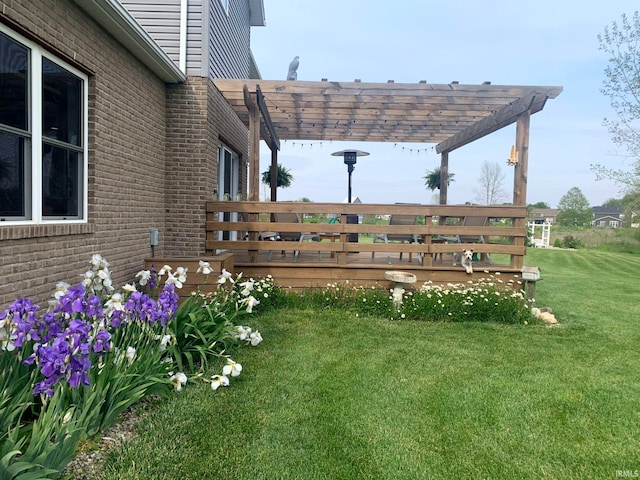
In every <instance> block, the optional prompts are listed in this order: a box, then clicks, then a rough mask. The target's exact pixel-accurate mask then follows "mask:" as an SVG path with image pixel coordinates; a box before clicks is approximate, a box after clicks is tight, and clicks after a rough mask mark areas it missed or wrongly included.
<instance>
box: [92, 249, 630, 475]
mask: <svg viewBox="0 0 640 480" xmlns="http://www.w3.org/2000/svg"><path fill="white" fill-rule="evenodd" d="M526 263H527V264H528V265H538V266H540V267H541V269H542V276H543V281H542V282H539V283H538V295H537V303H538V305H539V306H551V307H553V310H554V313H555V314H556V316H557V317H558V319H559V320H560V322H561V326H559V327H556V328H547V327H543V326H539V325H527V326H521V325H520V326H518V325H501V324H494V323H431V322H408V321H395V322H394V321H389V320H387V319H384V318H362V317H356V316H353V315H348V314H345V313H344V312H341V311H332V310H324V311H310V310H280V311H273V312H270V313H265V314H263V315H261V316H257V317H256V318H255V319H252V320H253V321H252V322H251V323H252V326H254V327H257V328H259V329H260V331H261V332H262V335H263V337H264V339H265V340H264V342H263V343H262V344H260V346H259V347H257V348H245V349H242V350H240V351H239V353H238V354H237V355H235V357H236V358H235V360H237V361H239V362H241V363H242V364H243V366H244V370H243V373H242V375H241V376H240V377H238V378H235V379H233V381H232V385H231V386H230V387H228V388H226V389H223V390H218V391H217V392H215V393H214V392H213V391H212V390H211V388H210V387H209V386H208V384H204V383H203V384H202V385H201V386H200V385H190V386H188V387H187V388H185V389H184V390H183V391H182V392H180V393H178V394H175V395H172V396H171V397H170V399H169V400H168V401H166V402H163V403H161V404H160V405H159V406H158V408H157V409H156V410H155V411H154V412H153V413H152V414H151V415H150V416H149V417H147V418H146V419H145V420H143V422H142V424H141V428H140V435H139V436H138V437H137V438H135V439H134V440H132V441H131V442H129V443H128V444H126V445H125V446H124V447H122V448H121V449H120V450H117V451H114V452H112V453H111V454H110V455H109V457H108V459H107V462H106V467H105V469H106V473H105V477H104V478H108V479H174V478H183V479H217V478H224V479H247V480H249V479H251V480H253V479H279V478H281V479H292V478H295V479H405V478H406V479H413V478H416V479H422V478H442V479H449V478H514V479H526V478H532V479H534V478H535V479H539V478H558V479H572V478H575V479H577V478H615V477H616V476H622V475H624V474H625V473H626V474H629V473H631V474H633V473H635V472H636V471H638V470H640V460H639V458H638V451H640V436H639V435H638V432H640V406H639V404H638V398H640V382H638V378H640V354H639V353H638V350H639V349H638V345H640V329H639V328H638V325H637V323H636V322H637V318H639V317H640V306H639V304H638V302H637V295H638V284H637V273H636V272H637V271H638V269H639V268H640V257H639V256H637V255H630V254H618V253H604V252H598V251H593V250H577V251H566V250H534V249H530V250H529V255H528V256H527V258H526Z"/></svg>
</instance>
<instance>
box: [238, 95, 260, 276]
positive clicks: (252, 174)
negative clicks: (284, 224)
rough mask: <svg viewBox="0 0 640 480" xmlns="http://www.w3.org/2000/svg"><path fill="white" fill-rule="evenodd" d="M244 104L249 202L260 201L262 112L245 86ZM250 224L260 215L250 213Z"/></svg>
mask: <svg viewBox="0 0 640 480" xmlns="http://www.w3.org/2000/svg"><path fill="white" fill-rule="evenodd" d="M242 92H243V94H244V104H245V105H246V107H247V110H249V182H248V183H249V200H250V201H252V202H258V201H260V110H259V109H258V103H257V102H256V98H255V94H252V93H249V89H248V88H247V86H246V85H245V86H244V88H243V90H242ZM247 217H248V220H249V221H250V222H256V221H257V220H258V215H257V214H255V213H250V214H249V215H248V216H247ZM249 240H251V241H256V240H258V232H249ZM257 259H258V252H257V251H256V250H250V251H249V261H251V262H253V263H255V262H256V261H257Z"/></svg>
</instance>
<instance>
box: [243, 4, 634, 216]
mask: <svg viewBox="0 0 640 480" xmlns="http://www.w3.org/2000/svg"><path fill="white" fill-rule="evenodd" d="M264 7H265V17H266V26H265V27H253V28H252V31H251V48H252V52H253V55H254V57H255V59H256V63H257V64H258V67H259V69H260V73H261V76H262V78H263V79H265V80H284V79H286V76H287V71H288V66H289V63H290V62H291V60H292V59H293V57H294V56H296V55H297V56H299V57H300V65H299V67H298V71H297V74H298V80H309V81H319V80H321V79H322V78H327V79H328V80H329V81H337V82H352V81H354V79H361V80H362V82H387V80H394V81H395V82H396V83H418V82H419V81H420V80H426V81H427V82H428V83H450V82H451V81H458V82H459V83H461V84H476V85H477V84H481V83H482V82H484V81H490V82H491V83H492V84H493V85H542V86H561V87H563V89H564V90H563V92H562V93H561V94H560V95H559V96H558V97H557V98H556V99H550V100H548V101H547V103H546V105H545V108H544V110H542V111H541V112H538V113H536V114H534V115H533V116H532V117H531V130H530V140H529V171H528V187H527V203H537V202H546V203H547V204H548V205H549V206H550V207H552V208H555V207H557V205H558V202H559V201H560V199H561V198H562V196H563V195H565V194H566V193H567V192H568V191H569V190H570V189H571V188H573V187H578V188H579V189H580V190H581V191H582V193H583V194H584V195H585V197H586V198H587V200H588V201H589V203H590V204H591V205H594V206H596V205H601V204H602V203H603V202H604V201H606V200H608V199H610V198H621V196H622V194H621V193H620V188H619V187H618V186H617V185H615V184H614V183H613V182H611V181H607V180H601V181H596V176H595V174H594V173H593V171H592V170H591V167H590V166H591V165H592V164H603V165H606V166H608V167H610V168H621V169H628V168H630V167H631V164H632V162H633V159H632V158H630V157H628V156H626V155H625V153H626V152H625V151H624V150H623V149H621V147H619V146H616V145H614V144H613V142H612V141H611V137H610V135H609V133H608V132H607V130H606V128H605V127H604V126H603V125H602V121H603V119H604V118H605V117H608V118H611V117H612V116H613V115H614V112H613V111H612V109H611V107H610V106H609V100H608V98H607V97H605V96H604V95H602V93H600V88H601V87H602V82H603V80H604V69H605V67H606V66H607V62H608V59H607V56H606V55H605V54H604V53H603V52H601V51H600V50H599V41H598V38H597V37H598V34H600V33H602V32H603V31H604V28H605V27H606V26H607V25H611V23H612V22H614V21H619V20H620V17H621V15H622V14H623V13H624V14H627V15H628V16H631V15H632V14H633V12H634V11H635V10H638V9H639V6H638V2H637V0H609V1H606V2H577V1H573V0H555V1H550V0H536V1H535V2H533V1H520V2H514V1H504V0H492V1H491V2H480V1H472V0H459V1H457V2H451V1H441V0H396V1H395V2H389V1H383V0H340V1H338V0H324V1H322V2H315V1H307V0H298V1H291V0H264ZM514 143H515V125H511V126H509V127H505V128H503V129H502V130H499V131H498V132H495V133H492V134H490V135H488V136H487V137H484V138H483V139H480V140H478V141H476V142H473V143H471V144H469V145H466V146H464V147H462V148H459V149H457V150H454V151H453V152H451V153H450V154H449V171H450V172H452V173H454V174H455V179H454V181H453V182H452V183H451V184H450V186H449V189H448V203H449V204H459V203H465V202H472V203H478V194H477V192H478V190H479V180H478V176H479V172H480V167H481V165H482V163H483V162H485V161H486V162H490V163H499V164H500V165H501V166H502V173H503V174H504V181H503V191H504V193H505V201H511V199H512V195H513V170H512V167H508V166H507V165H506V159H507V157H508V156H509V152H510V149H511V145H513V144H514ZM434 147H435V144H393V143H377V142H367V143H360V142H328V141H326V142H318V141H305V140H304V139H300V140H298V141H291V140H289V141H286V142H283V141H281V150H280V152H278V162H279V163H281V164H282V165H283V166H285V167H286V168H288V169H289V170H290V171H291V174H292V175H293V183H292V185H291V187H289V188H286V189H278V200H300V199H302V198H304V197H306V198H309V199H310V200H312V201H315V202H342V201H344V200H345V199H346V197H347V185H348V176H347V169H346V165H344V163H343V162H342V159H341V158H340V157H333V156H331V153H333V152H335V151H339V150H343V149H358V150H363V151H366V152H369V153H370V155H369V156H367V157H364V158H359V159H358V163H357V164H356V168H355V171H354V172H353V177H352V188H353V197H354V198H355V197H358V198H359V199H360V200H361V201H362V202H363V203H396V202H406V203H437V200H436V198H437V197H435V196H434V193H433V192H431V191H430V190H427V189H426V188H425V185H424V179H423V178H422V177H424V175H425V173H426V171H427V170H432V169H434V168H436V167H438V166H439V165H440V155H438V154H436V152H435V148H434ZM270 162H271V153H270V151H269V149H268V147H267V146H266V145H264V143H263V145H262V146H261V152H260V171H261V172H263V171H265V170H267V169H268V168H269V164H270ZM261 189H262V191H261V192H260V198H261V199H262V198H265V196H267V195H268V187H266V186H264V185H262V184H261ZM436 194H437V192H436Z"/></svg>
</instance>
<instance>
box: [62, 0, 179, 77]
mask: <svg viewBox="0 0 640 480" xmlns="http://www.w3.org/2000/svg"><path fill="white" fill-rule="evenodd" d="M74 2H75V3H76V4H77V5H78V6H79V7H80V8H82V9H83V10H85V11H86V12H87V13H88V14H89V15H91V17H92V18H93V19H94V20H96V21H97V22H98V23H99V24H100V25H102V27H104V28H105V29H106V30H107V31H108V32H109V33H111V34H112V35H113V36H114V37H115V38H116V39H117V40H118V41H119V42H120V43H122V45H124V46H125V47H126V48H127V50H129V51H130V52H131V53H132V54H133V55H135V56H136V57H137V58H138V59H139V60H140V61H141V62H142V63H143V64H145V65H146V66H147V67H148V68H149V69H150V70H151V71H153V73H155V74H156V75H157V76H158V77H159V78H160V79H162V80H163V81H164V82H167V83H180V82H184V81H185V80H186V79H187V77H186V75H185V74H184V73H183V72H182V71H181V70H180V68H178V66H177V65H176V64H175V63H174V62H173V61H172V60H171V59H170V58H169V56H168V55H167V54H166V53H165V51H164V50H162V48H160V46H159V45H158V44H157V43H156V42H155V41H154V40H153V39H152V38H151V37H150V36H149V34H148V33H147V32H146V30H145V29H144V28H142V27H141V26H140V24H139V23H138V22H137V21H136V20H135V19H134V18H133V17H132V16H131V14H130V13H129V12H128V11H127V9H126V8H124V7H123V6H122V5H121V4H120V2H118V1H117V0H92V1H86V0H74Z"/></svg>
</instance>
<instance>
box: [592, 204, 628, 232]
mask: <svg viewBox="0 0 640 480" xmlns="http://www.w3.org/2000/svg"><path fill="white" fill-rule="evenodd" d="M592 210H593V219H592V220H591V226H593V227H612V228H618V227H622V221H623V219H624V213H623V211H622V209H621V208H618V207H593V208H592Z"/></svg>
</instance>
